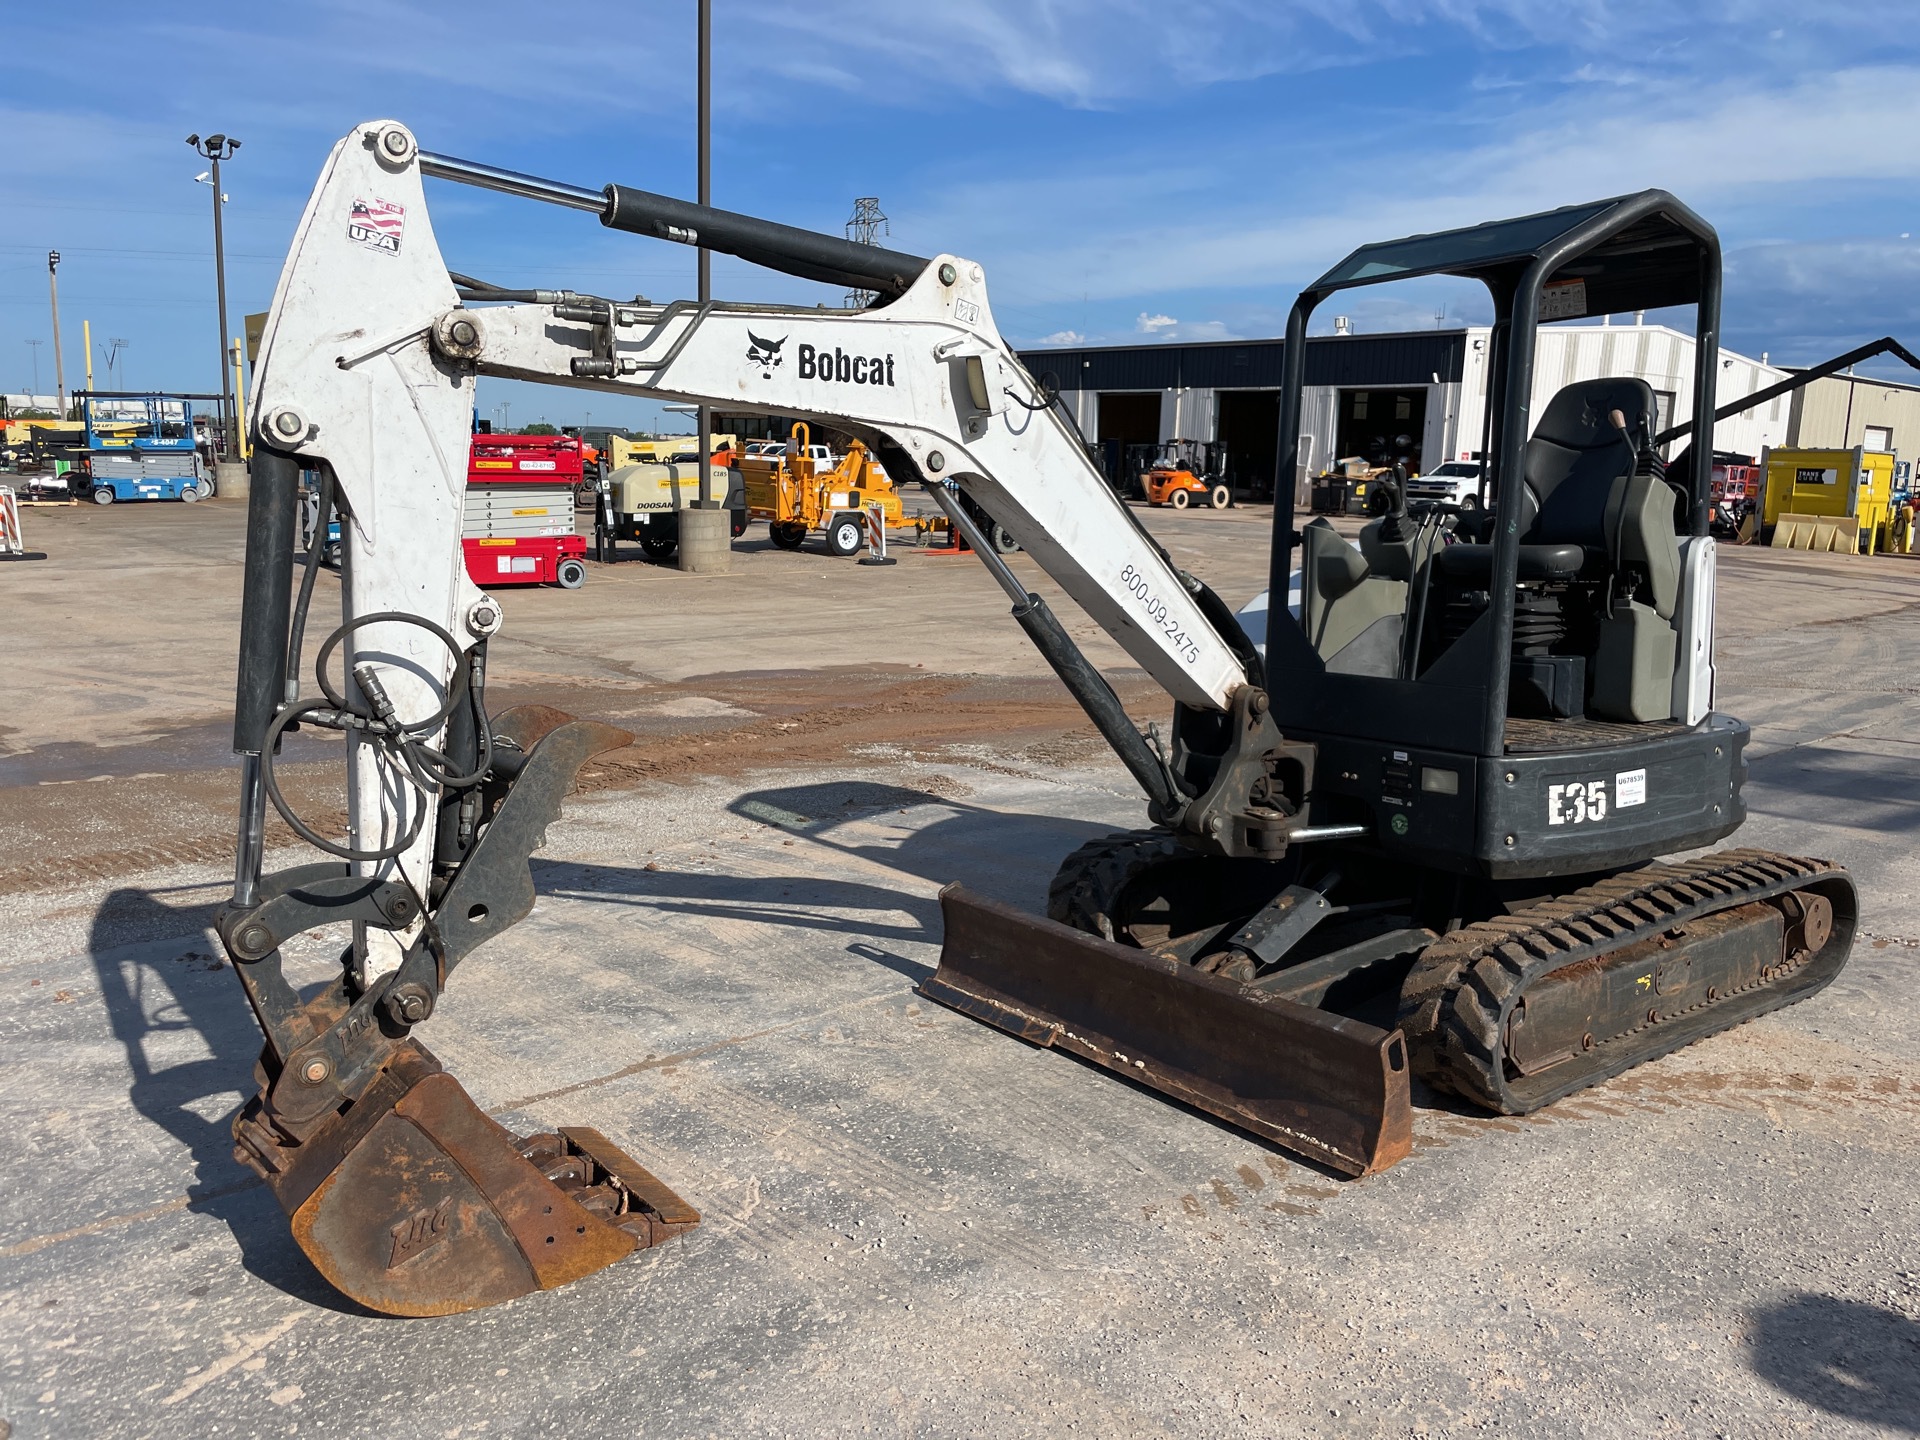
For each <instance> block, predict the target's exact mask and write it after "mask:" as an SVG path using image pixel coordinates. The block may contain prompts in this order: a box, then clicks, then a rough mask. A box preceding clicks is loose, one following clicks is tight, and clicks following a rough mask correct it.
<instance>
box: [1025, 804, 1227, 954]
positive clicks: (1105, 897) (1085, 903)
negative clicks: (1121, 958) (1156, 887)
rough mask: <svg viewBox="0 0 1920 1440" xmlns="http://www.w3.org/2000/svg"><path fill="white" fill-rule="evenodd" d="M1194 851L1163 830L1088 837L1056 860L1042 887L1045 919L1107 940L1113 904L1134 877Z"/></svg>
mask: <svg viewBox="0 0 1920 1440" xmlns="http://www.w3.org/2000/svg"><path fill="white" fill-rule="evenodd" d="M1192 854H1193V852H1192V851H1191V850H1189V849H1187V848H1186V847H1185V846H1183V845H1182V844H1180V842H1179V841H1177V840H1175V839H1174V838H1173V836H1171V835H1170V834H1168V833H1167V832H1166V831H1165V830H1122V831H1118V832H1116V833H1115V834H1112V835H1103V836H1101V837H1100V838H1099V839H1098V840H1089V841H1088V842H1087V843H1086V844H1084V845H1082V846H1081V847H1080V848H1079V849H1078V850H1076V851H1074V852H1073V853H1072V854H1071V855H1069V856H1067V858H1066V859H1064V860H1062V861H1061V862H1060V868H1059V869H1058V870H1057V871H1055V872H1054V876H1053V883H1052V884H1050V885H1048V886H1047V918H1048V919H1049V920H1053V921H1057V922H1058V923H1060V924H1062V925H1071V926H1073V928H1074V929H1076V930H1084V931H1086V933H1087V934H1089V935H1098V936H1099V937H1100V938H1101V939H1103V940H1112V939H1115V938H1116V936H1115V934H1114V925H1113V914H1112V911H1113V903H1114V901H1115V900H1117V899H1118V898H1119V897H1120V894H1121V892H1122V891H1124V890H1125V889H1126V888H1127V886H1128V885H1130V884H1131V883H1132V882H1133V880H1134V879H1135V877H1137V876H1139V875H1142V874H1144V873H1146V872H1147V871H1149V870H1151V869H1153V868H1154V867H1155V866H1157V865H1160V864H1163V863H1164V862H1166V861H1168V860H1174V859H1184V858H1187V857H1190V856H1191V855H1192Z"/></svg>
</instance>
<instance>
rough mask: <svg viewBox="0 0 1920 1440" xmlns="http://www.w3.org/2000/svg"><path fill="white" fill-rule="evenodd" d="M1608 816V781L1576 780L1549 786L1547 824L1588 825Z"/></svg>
mask: <svg viewBox="0 0 1920 1440" xmlns="http://www.w3.org/2000/svg"><path fill="white" fill-rule="evenodd" d="M1606 818H1607V782H1606V781H1604V780H1576V781H1574V782H1573V783H1572V784H1571V785H1549V786H1547V824H1549V825H1587V824H1591V823H1592V822H1593V821H1596V820H1604V819H1606Z"/></svg>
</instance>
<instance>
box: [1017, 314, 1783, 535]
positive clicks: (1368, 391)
mask: <svg viewBox="0 0 1920 1440" xmlns="http://www.w3.org/2000/svg"><path fill="white" fill-rule="evenodd" d="M1490 334H1491V332H1490V331H1489V330H1488V329H1487V328H1486V327H1484V326H1466V327H1461V328H1457V329H1451V330H1415V331H1406V332H1402V333H1398V334H1386V335H1329V336H1319V337H1315V338H1313V339H1310V340H1308V341H1307V359H1306V385H1307V388H1306V393H1305V395H1304V397H1303V399H1304V402H1305V412H1304V415H1303V418H1302V423H1301V446H1302V456H1303V460H1304V464H1303V468H1302V472H1301V474H1300V475H1298V476H1296V477H1295V480H1296V496H1297V498H1298V499H1299V500H1300V501H1302V502H1304V501H1305V499H1306V493H1305V489H1304V486H1305V482H1306V478H1307V477H1308V476H1310V475H1313V474H1317V473H1318V472H1319V471H1321V470H1323V469H1325V468H1327V466H1328V465H1330V464H1331V463H1332V462H1333V461H1334V460H1336V459H1341V458H1345V457H1347V456H1355V455H1357V456H1361V457H1363V458H1365V459H1366V460H1368V461H1369V462H1371V463H1373V464H1392V463H1393V462H1395V461H1400V462H1402V463H1404V464H1406V465H1407V467H1408V469H1409V470H1428V469H1431V468H1432V467H1433V466H1435V465H1437V464H1439V463H1440V462H1441V461H1443V460H1450V459H1456V460H1457V459H1466V458H1471V457H1473V456H1475V455H1477V454H1478V453H1479V452H1480V450H1481V449H1482V448H1483V444H1484V441H1483V436H1482V431H1483V429H1484V427H1485V423H1486V396H1487V390H1486V381H1487V364H1486V361H1487V344H1488V340H1489V337H1490ZM1285 349H1286V345H1285V342H1284V341H1281V340H1228V341H1214V342H1209V343H1206V344H1200V345H1171V344H1161V345H1127V346H1103V347H1097V348H1079V349H1061V350H1028V351H1023V352H1021V356H1020V358H1021V360H1022V361H1023V362H1024V363H1025V364H1026V366H1027V368H1028V369H1029V370H1030V371H1031V372H1032V373H1033V374H1034V375H1035V376H1036V377H1042V376H1046V375H1051V376H1053V377H1054V378H1055V380H1057V381H1058V384H1059V387H1060V391H1061V395H1062V398H1063V399H1064V400H1065V401H1066V402H1067V404H1068V405H1069V407H1070V408H1071V409H1072V411H1073V415H1074V418H1075V419H1076V420H1077V421H1078V422H1079V425H1080V428H1081V429H1082V431H1084V432H1085V433H1086V436H1087V438H1088V439H1089V440H1096V441H1102V442H1110V443H1113V444H1117V445H1120V446H1126V445H1138V444H1152V443H1156V442H1159V441H1164V440H1175V439H1183V440H1208V441H1214V442H1216V443H1218V444H1220V445H1222V446H1224V447H1225V448H1226V451H1227V475H1228V479H1229V483H1231V484H1232V485H1233V487H1234V489H1235V491H1236V493H1237V494H1238V495H1240V496H1241V497H1243V498H1246V499H1266V498H1270V497H1271V496H1272V494H1273V486H1274V470H1275V467H1276V465H1277V463H1278V456H1279V450H1280V447H1279V438H1280V434H1279V432H1280V383H1281V358H1282V354H1283V352H1284V351H1285ZM1693 350H1694V341H1693V337H1692V336H1691V335H1683V334H1682V333H1680V332H1679V331H1677V330H1673V329H1670V328H1669V327H1667V326H1665V325H1646V324H1636V325H1611V324H1608V325H1579V326H1553V327H1547V328H1543V329H1542V331H1541V334H1540V350H1539V360H1538V363H1537V365H1536V367H1535V371H1534V386H1535V390H1534V411H1535V413H1536V414H1537V413H1538V412H1539V411H1540V410H1541V409H1542V408H1543V407H1544V406H1545V404H1546V402H1547V401H1548V400H1549V399H1551V398H1552V396H1553V394H1554V392H1556V391H1557V390H1559V389H1560V387H1561V386H1563V385H1566V384H1569V383H1571V382H1572V381H1575V380H1583V379H1589V378H1592V377H1595V376H1600V375H1637V376H1639V377H1640V378H1642V379H1644V380H1646V381H1647V383H1648V384H1649V385H1651V386H1652V387H1653V391H1654V394H1655V396H1656V399H1657V400H1658V403H1659V405H1660V414H1661V423H1662V424H1663V425H1665V424H1671V423H1674V422H1676V421H1681V420H1686V419H1689V418H1691V410H1692V381H1691V375H1692V372H1693ZM1720 365H1721V374H1720V385H1719V391H1720V396H1721V403H1722V404H1725V403H1726V402H1727V401H1728V400H1730V399H1733V398H1736V397H1737V396H1740V395H1750V394H1752V393H1753V392H1754V391H1756V390H1760V389H1763V388H1765V387H1766V386H1768V385H1772V384H1774V383H1776V382H1777V381H1780V380H1783V379H1785V378H1786V372H1785V371H1784V370H1780V369H1776V368H1774V367H1772V366H1769V365H1765V364H1762V363H1761V362H1759V361H1756V360H1750V359H1748V358H1747V357H1746V356H1744V355H1738V354H1736V353H1734V352H1733V351H1731V350H1722V351H1721V352H1720ZM1787 420H1788V402H1787V400H1786V399H1784V398H1782V399H1779V400H1774V401H1771V402H1768V403H1767V404H1766V405H1763V406H1762V407H1760V409H1759V410H1758V411H1756V412H1754V413H1752V414H1748V415H1743V416H1738V417H1735V418H1733V419H1730V420H1724V421H1722V422H1721V423H1720V425H1719V426H1718V427H1717V429H1716V432H1715V442H1714V443H1715V448H1716V449H1720V450H1735V451H1742V452H1746V453H1750V454H1754V455H1757V454H1759V453H1760V450H1761V448H1762V447H1764V446H1767V445H1779V444H1783V443H1785V441H1786V438H1787Z"/></svg>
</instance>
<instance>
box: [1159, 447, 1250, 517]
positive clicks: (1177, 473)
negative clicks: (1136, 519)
mask: <svg viewBox="0 0 1920 1440" xmlns="http://www.w3.org/2000/svg"><path fill="white" fill-rule="evenodd" d="M1226 472H1227V452H1226V450H1225V448H1224V447H1222V446H1221V445H1220V444H1218V443H1217V442H1215V443H1212V444H1209V443H1208V442H1207V441H1204V440H1166V441H1163V442H1161V444H1160V445H1159V447H1158V453H1157V454H1155V456H1154V457H1153V462H1152V463H1151V464H1150V465H1148V467H1147V468H1146V469H1145V470H1143V471H1141V472H1140V493H1141V494H1142V495H1144V496H1146V498H1147V503H1148V504H1149V505H1171V506H1172V507H1173V508H1174V509H1175V510H1184V509H1186V508H1187V507H1188V506H1189V505H1210V506H1212V507H1213V508H1214V509H1215V510H1224V509H1226V508H1227V506H1229V505H1231V504H1232V503H1233V492H1232V491H1230V490H1229V489H1228V488H1227V480H1226Z"/></svg>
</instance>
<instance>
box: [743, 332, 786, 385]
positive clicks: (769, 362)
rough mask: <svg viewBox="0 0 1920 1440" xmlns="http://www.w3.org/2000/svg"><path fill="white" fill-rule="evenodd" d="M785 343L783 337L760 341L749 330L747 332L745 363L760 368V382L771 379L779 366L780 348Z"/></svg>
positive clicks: (784, 337)
mask: <svg viewBox="0 0 1920 1440" xmlns="http://www.w3.org/2000/svg"><path fill="white" fill-rule="evenodd" d="M786 343H787V337H786V336H784V335H782V336H781V337H780V338H779V339H778V340H762V339H761V338H760V337H759V336H758V335H756V334H754V333H753V332H752V331H751V330H749V331H747V363H748V364H749V365H758V366H759V367H760V378H761V379H762V380H771V379H772V378H773V372H774V371H775V370H776V369H777V368H778V367H779V365H780V347H781V346H782V345H785V344H786Z"/></svg>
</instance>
